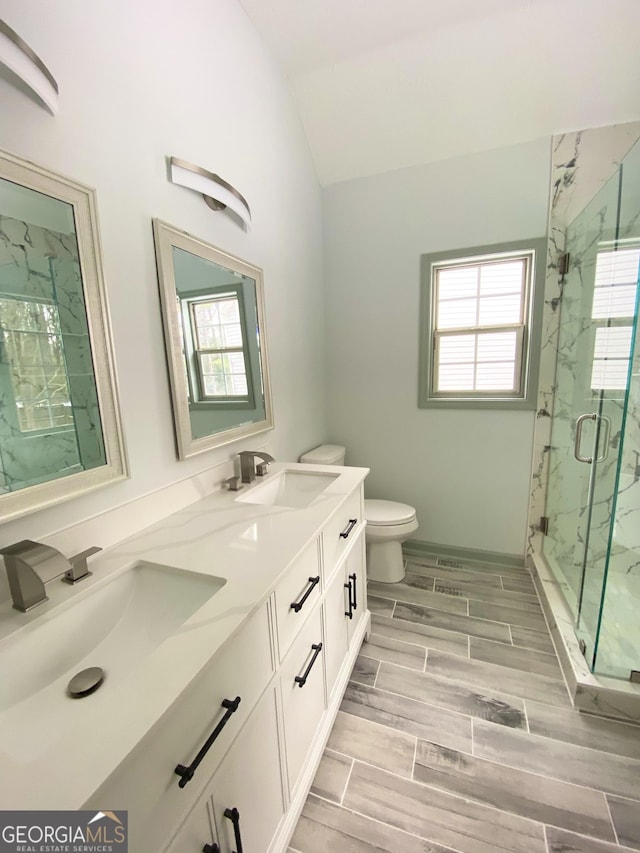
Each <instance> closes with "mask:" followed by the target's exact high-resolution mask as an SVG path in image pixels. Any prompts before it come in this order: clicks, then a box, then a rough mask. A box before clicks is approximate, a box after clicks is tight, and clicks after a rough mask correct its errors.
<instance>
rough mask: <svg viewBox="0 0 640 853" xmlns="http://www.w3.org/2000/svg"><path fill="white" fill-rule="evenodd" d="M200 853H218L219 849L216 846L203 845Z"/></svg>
mask: <svg viewBox="0 0 640 853" xmlns="http://www.w3.org/2000/svg"><path fill="white" fill-rule="evenodd" d="M202 853H220V848H219V847H218V845H217V844H205V845H204V847H203V848H202Z"/></svg>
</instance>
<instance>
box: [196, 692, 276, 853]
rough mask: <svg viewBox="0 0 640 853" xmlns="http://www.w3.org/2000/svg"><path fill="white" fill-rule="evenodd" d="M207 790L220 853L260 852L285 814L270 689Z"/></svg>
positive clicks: (263, 851) (266, 846) (262, 851)
mask: <svg viewBox="0 0 640 853" xmlns="http://www.w3.org/2000/svg"><path fill="white" fill-rule="evenodd" d="M209 791H210V794H211V796H212V800H213V812H214V818H215V826H216V837H217V839H218V844H219V845H220V853H231V851H237V850H240V849H242V851H243V853H265V851H266V850H268V848H269V844H270V842H271V839H272V838H273V835H274V833H275V831H276V828H277V826H278V823H279V822H280V819H281V817H282V815H283V814H284V798H283V794H282V775H281V771H280V753H279V749H278V727H277V722H276V697H275V689H274V688H271V687H270V688H269V689H268V690H267V691H266V693H265V694H264V696H263V697H262V699H261V700H260V702H259V703H258V705H257V706H256V708H255V709H254V711H253V713H252V714H251V716H250V717H249V719H248V721H247V723H246V724H245V725H244V727H243V728H242V731H241V732H240V734H239V735H238V737H237V739H236V741H235V742H234V744H233V746H232V747H231V749H230V750H229V752H228V753H227V755H226V757H225V758H224V759H223V761H222V763H221V764H220V767H219V768H218V769H217V770H216V772H215V774H214V777H213V780H212V782H211V786H210V788H209ZM236 826H237V832H238V833H239V837H240V838H241V839H242V841H241V844H238V843H237V841H236V834H235V833H236V828H235V827H236Z"/></svg>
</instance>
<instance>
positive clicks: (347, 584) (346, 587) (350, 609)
mask: <svg viewBox="0 0 640 853" xmlns="http://www.w3.org/2000/svg"><path fill="white" fill-rule="evenodd" d="M349 577H351V575H349ZM344 588H345V589H347V590H349V609H348V610H345V611H344V615H345V616H348V617H349V619H353V602H352V601H351V581H349V583H346V584H345V585H344Z"/></svg>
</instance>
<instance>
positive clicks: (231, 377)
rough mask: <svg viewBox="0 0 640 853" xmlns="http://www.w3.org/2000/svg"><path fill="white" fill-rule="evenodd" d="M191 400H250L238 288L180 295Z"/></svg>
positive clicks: (250, 401) (242, 317) (209, 402)
mask: <svg viewBox="0 0 640 853" xmlns="http://www.w3.org/2000/svg"><path fill="white" fill-rule="evenodd" d="M180 302H181V307H182V319H183V328H182V331H183V345H184V349H185V352H186V355H187V358H186V359H185V362H186V364H188V365H189V367H190V370H188V377H187V378H188V387H189V395H190V398H191V402H192V403H205V404H211V403H225V402H229V403H233V404H234V405H237V404H238V403H247V404H249V403H251V405H252V400H251V399H250V398H251V394H250V390H249V385H250V383H249V372H248V368H247V362H246V348H245V338H246V334H245V332H244V313H243V302H242V295H241V292H240V290H239V289H238V288H235V287H224V288H220V289H216V290H215V291H209V292H207V293H206V294H204V295H201V296H194V295H192V294H190V295H189V296H188V297H187V298H181V300H180Z"/></svg>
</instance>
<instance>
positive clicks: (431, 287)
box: [418, 237, 547, 410]
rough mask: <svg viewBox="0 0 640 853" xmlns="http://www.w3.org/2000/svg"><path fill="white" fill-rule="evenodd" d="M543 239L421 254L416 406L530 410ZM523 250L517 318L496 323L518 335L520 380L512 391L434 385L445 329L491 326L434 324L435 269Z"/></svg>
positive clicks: (534, 393)
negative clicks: (523, 276)
mask: <svg viewBox="0 0 640 853" xmlns="http://www.w3.org/2000/svg"><path fill="white" fill-rule="evenodd" d="M546 252H547V241H546V238H545V237H539V238H533V239H531V238H530V239H527V240H518V241H512V242H509V243H497V244H492V245H489V246H474V247H471V248H466V249H458V250H451V251H446V252H437V253H430V254H425V255H422V258H421V282H420V288H421V293H420V342H419V369H418V408H421V409H426V408H472V409H476V408H487V409H512V410H518V409H521V410H522V409H524V410H533V409H535V408H536V405H537V390H538V372H539V364H540V342H541V337H542V329H541V326H542V323H541V320H542V307H543V302H544V281H545V275H546ZM523 256H527V257H528V258H529V261H528V264H529V273H528V281H527V282H526V283H525V287H524V291H525V295H524V302H523V323H522V324H509V325H505V326H502V327H499V328H501V329H503V330H509V329H515V330H516V333H517V334H518V335H519V336H521V339H522V340H521V343H522V345H521V348H520V350H519V353H520V370H519V376H520V382H519V391H518V393H513V392H508V393H504V394H503V393H496V392H493V391H489V392H483V391H435V390H434V388H435V378H436V369H437V350H436V344H437V340H438V338H441V337H443V336H444V335H447V334H452V333H456V334H461V333H463V332H464V331H465V329H466V328H468V329H469V332H470V333H476V332H477V331H487V332H488V331H492V330H494V329H495V328H497V327H488V326H487V327H484V326H469V327H461V328H460V329H457V330H450V329H446V330H439V331H438V330H436V328H435V318H436V272H437V270H438V269H442V268H446V267H447V266H462V265H463V264H465V263H467V264H474V263H475V264H477V263H490V262H492V261H493V262H495V261H500V260H509V259H513V258H519V257H523Z"/></svg>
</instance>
